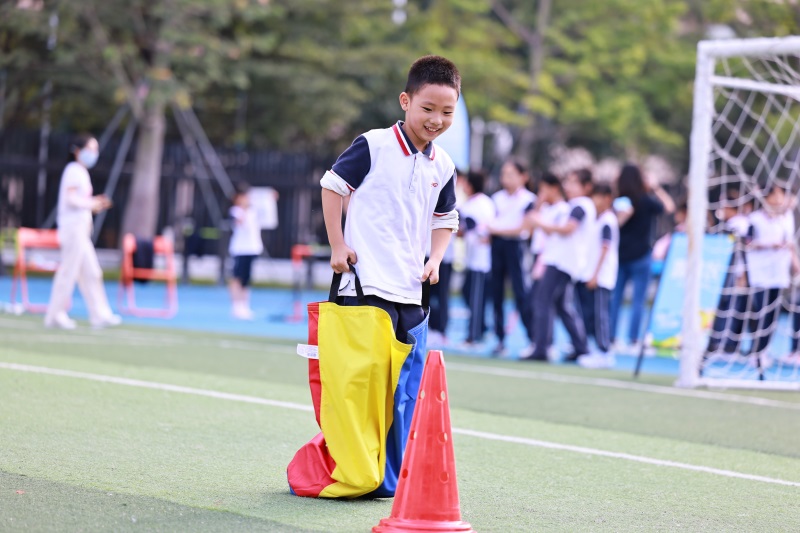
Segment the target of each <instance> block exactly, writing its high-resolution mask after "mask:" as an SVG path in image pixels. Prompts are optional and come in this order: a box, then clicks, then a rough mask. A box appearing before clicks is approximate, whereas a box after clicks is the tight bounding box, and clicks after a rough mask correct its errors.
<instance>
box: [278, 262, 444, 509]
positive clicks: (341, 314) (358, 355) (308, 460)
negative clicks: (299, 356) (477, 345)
mask: <svg viewBox="0 0 800 533" xmlns="http://www.w3.org/2000/svg"><path fill="white" fill-rule="evenodd" d="M340 280H341V274H336V275H334V277H333V282H332V284H331V292H330V295H329V301H328V302H321V303H312V304H309V305H308V344H309V345H311V346H318V353H319V359H313V358H309V362H308V378H309V385H310V388H311V399H312V402H313V404H314V413H315V415H316V419H317V424H318V425H319V427H320V429H321V430H322V432H321V433H319V434H318V435H317V436H316V437H314V438H313V439H312V440H311V441H310V442H308V443H307V444H306V445H304V446H303V447H302V448H300V450H298V452H297V453H296V454H295V456H294V458H293V459H292V461H291V462H290V463H289V467H288V468H287V476H288V481H289V488H290V489H291V491H292V493H293V494H296V495H297V496H308V497H319V498H355V497H359V496H369V497H391V496H394V492H395V489H396V488H397V479H398V475H399V473H400V466H401V464H402V462H403V453H404V451H405V447H406V441H407V440H408V433H409V428H410V426H411V417H412V415H413V414H414V406H415V405H416V400H417V392H418V391H419V382H420V379H421V377H422V367H423V363H424V354H425V344H426V341H427V333H428V316H427V307H428V302H429V298H430V296H429V294H430V292H429V287H430V286H429V285H428V284H426V285H425V289H424V290H423V302H422V303H423V308H425V309H426V317H425V319H424V320H423V322H422V323H421V324H419V325H418V326H416V327H415V328H413V329H412V330H411V331H410V332H409V338H408V343H407V344H405V343H401V342H399V341H398V340H397V339H396V338H395V332H394V327H393V326H392V321H391V319H390V318H389V315H388V313H386V311H384V310H383V309H379V308H377V307H372V306H367V305H360V306H343V305H339V304H337V303H336V302H337V294H338V289H339V282H340ZM356 292H357V293H358V299H359V302H364V301H365V299H364V293H363V290H362V288H361V282H360V281H359V279H358V277H357V276H356Z"/></svg>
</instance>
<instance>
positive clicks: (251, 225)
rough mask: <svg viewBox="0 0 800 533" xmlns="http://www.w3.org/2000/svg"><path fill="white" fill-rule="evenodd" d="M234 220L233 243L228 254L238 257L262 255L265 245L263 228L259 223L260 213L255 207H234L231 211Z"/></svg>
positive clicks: (229, 246)
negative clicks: (262, 237) (262, 233)
mask: <svg viewBox="0 0 800 533" xmlns="http://www.w3.org/2000/svg"><path fill="white" fill-rule="evenodd" d="M230 215H231V218H232V219H233V224H232V232H231V242H230V243H229V245H228V252H229V253H230V254H231V255H232V256H234V257H236V256H239V255H261V252H263V251H264V243H263V241H262V240H261V226H260V225H259V223H258V213H256V209H255V208H254V207H253V206H250V207H248V208H247V209H244V208H242V207H239V206H238V205H234V206H233V207H231V210H230Z"/></svg>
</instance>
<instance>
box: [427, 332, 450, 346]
mask: <svg viewBox="0 0 800 533" xmlns="http://www.w3.org/2000/svg"><path fill="white" fill-rule="evenodd" d="M446 343H447V339H445V336H444V335H442V334H441V333H439V332H438V331H434V330H428V346H431V347H433V348H440V347H442V346H444V345H445V344H446Z"/></svg>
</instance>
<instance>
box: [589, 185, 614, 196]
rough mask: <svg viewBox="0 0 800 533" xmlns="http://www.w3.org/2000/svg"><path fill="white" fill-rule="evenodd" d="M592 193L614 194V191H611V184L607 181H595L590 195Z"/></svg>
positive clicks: (599, 194) (601, 194) (600, 194)
mask: <svg viewBox="0 0 800 533" xmlns="http://www.w3.org/2000/svg"><path fill="white" fill-rule="evenodd" d="M594 195H598V196H614V193H613V192H612V191H611V185H609V184H608V183H595V184H594V187H593V188H592V196H594Z"/></svg>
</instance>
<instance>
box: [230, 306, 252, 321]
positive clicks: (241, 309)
mask: <svg viewBox="0 0 800 533" xmlns="http://www.w3.org/2000/svg"><path fill="white" fill-rule="evenodd" d="M231 314H232V315H233V318H238V319H239V320H253V311H251V310H250V308H248V307H245V306H243V305H234V306H233V308H232V309H231Z"/></svg>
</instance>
